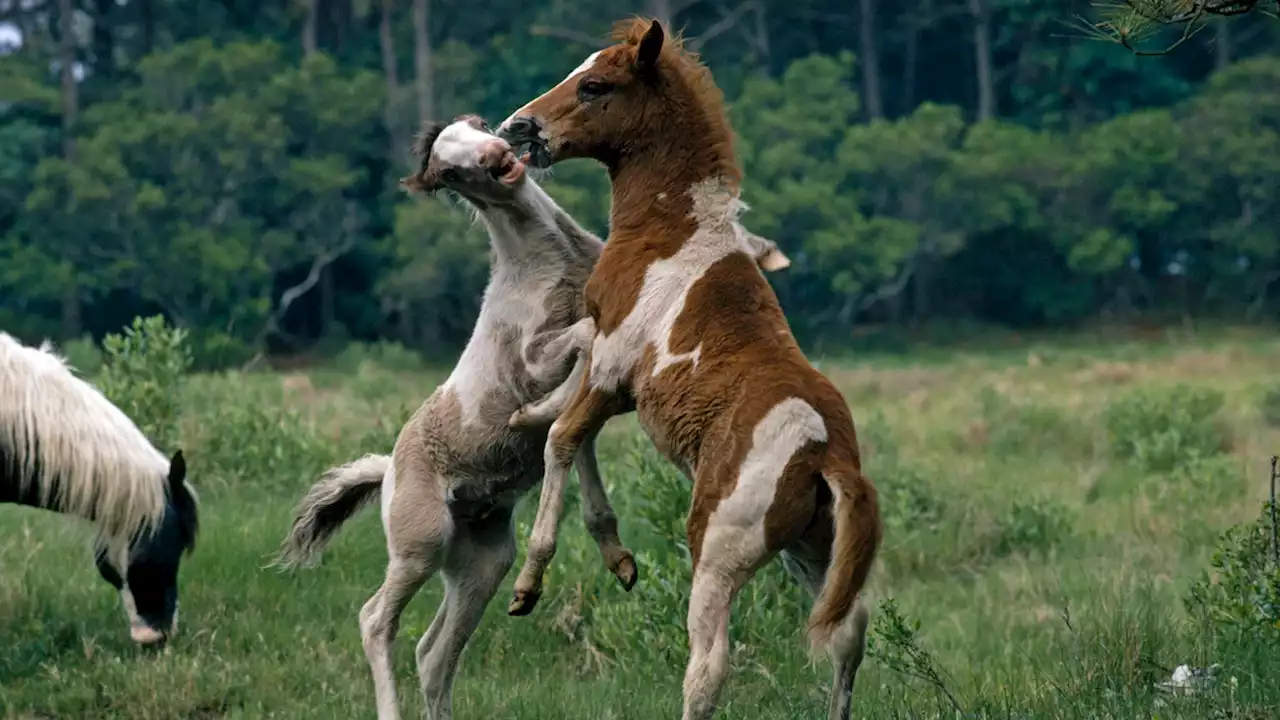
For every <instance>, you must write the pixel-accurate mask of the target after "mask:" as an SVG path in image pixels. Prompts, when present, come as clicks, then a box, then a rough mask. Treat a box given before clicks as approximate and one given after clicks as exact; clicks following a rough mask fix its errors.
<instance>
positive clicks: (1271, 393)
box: [1258, 385, 1280, 428]
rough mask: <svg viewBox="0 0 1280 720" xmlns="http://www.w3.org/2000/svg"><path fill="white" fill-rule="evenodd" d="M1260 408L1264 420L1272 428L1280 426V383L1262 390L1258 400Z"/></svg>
mask: <svg viewBox="0 0 1280 720" xmlns="http://www.w3.org/2000/svg"><path fill="white" fill-rule="evenodd" d="M1258 410H1259V411H1260V413H1261V415H1262V422H1263V423H1265V424H1266V426H1267V427H1270V428H1280V385H1274V386H1272V387H1269V388H1267V389H1266V390H1264V391H1263V392H1262V397H1261V398H1260V399H1259V401H1258Z"/></svg>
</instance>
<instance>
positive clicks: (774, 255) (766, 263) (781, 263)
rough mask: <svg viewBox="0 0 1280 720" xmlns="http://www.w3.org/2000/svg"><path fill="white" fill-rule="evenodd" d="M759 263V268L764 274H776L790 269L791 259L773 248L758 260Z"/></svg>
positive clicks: (775, 247)
mask: <svg viewBox="0 0 1280 720" xmlns="http://www.w3.org/2000/svg"><path fill="white" fill-rule="evenodd" d="M759 263H760V268H761V269H763V270H764V271H765V272H777V271H779V270H785V269H787V268H789V267H791V258H789V257H787V256H786V253H784V252H782V251H781V250H779V249H778V248H777V246H774V247H771V248H769V250H768V252H766V253H765V254H764V256H763V257H761V258H760V260H759Z"/></svg>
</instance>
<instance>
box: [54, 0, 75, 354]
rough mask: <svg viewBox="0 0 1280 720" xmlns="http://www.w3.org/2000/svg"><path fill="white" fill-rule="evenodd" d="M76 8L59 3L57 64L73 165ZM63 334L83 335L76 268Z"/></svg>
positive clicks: (66, 152) (65, 142)
mask: <svg viewBox="0 0 1280 720" xmlns="http://www.w3.org/2000/svg"><path fill="white" fill-rule="evenodd" d="M74 13H75V6H74V4H73V3H72V0H58V64H59V65H60V66H61V67H60V68H59V71H60V72H59V74H60V76H61V81H62V157H63V159H64V160H66V161H67V162H73V161H74V159H75V153H76V139H75V135H74V132H75V125H76V118H77V117H78V116H79V113H80V86H79V85H78V84H77V83H76V38H75V33H74V32H73V30H72V21H73V20H74ZM62 334H63V337H65V338H74V337H79V335H80V288H79V284H78V283H77V282H76V277H75V268H72V276H71V278H69V279H68V282H67V285H66V287H64V288H63V290H62Z"/></svg>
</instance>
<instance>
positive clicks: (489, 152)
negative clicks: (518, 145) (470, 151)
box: [480, 139, 511, 170]
mask: <svg viewBox="0 0 1280 720" xmlns="http://www.w3.org/2000/svg"><path fill="white" fill-rule="evenodd" d="M509 152H511V146H510V145H508V144H506V143H505V142H503V141H501V140H498V139H494V140H490V141H489V142H486V143H485V144H484V145H482V146H481V147H480V166H481V167H483V168H486V169H490V170H492V169H496V168H500V167H502V160H503V158H505V157H506V156H507V153H509Z"/></svg>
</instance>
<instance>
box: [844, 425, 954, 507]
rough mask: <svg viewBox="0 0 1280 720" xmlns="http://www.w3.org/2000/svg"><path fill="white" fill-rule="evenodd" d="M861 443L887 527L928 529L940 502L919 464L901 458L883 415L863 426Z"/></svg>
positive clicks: (869, 475)
mask: <svg viewBox="0 0 1280 720" xmlns="http://www.w3.org/2000/svg"><path fill="white" fill-rule="evenodd" d="M862 434H863V437H862V438H861V440H862V444H863V445H865V446H867V449H868V451H869V452H868V453H867V459H866V472H867V477H869V478H870V479H871V482H872V484H874V485H875V486H876V490H877V492H878V495H879V500H880V515H881V517H882V519H883V522H884V524H885V527H886V528H888V529H890V530H897V529H904V530H912V531H915V530H920V529H922V528H926V529H931V528H933V527H934V526H936V524H937V523H938V521H939V520H940V519H941V517H942V514H943V505H942V502H941V501H940V500H939V499H938V494H937V493H936V492H934V491H933V488H932V486H931V485H932V484H931V482H930V481H929V475H928V473H927V472H925V471H924V470H923V469H922V468H921V467H919V465H918V464H915V463H909V462H907V461H904V460H903V459H902V455H901V451H900V450H899V445H898V441H897V438H895V437H894V436H893V433H892V432H891V431H890V429H889V427H888V425H887V424H886V423H885V422H884V416H883V415H880V414H878V413H877V414H876V415H874V416H873V417H872V418H871V421H870V422H868V423H866V424H865V425H864V426H863V430H862Z"/></svg>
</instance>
